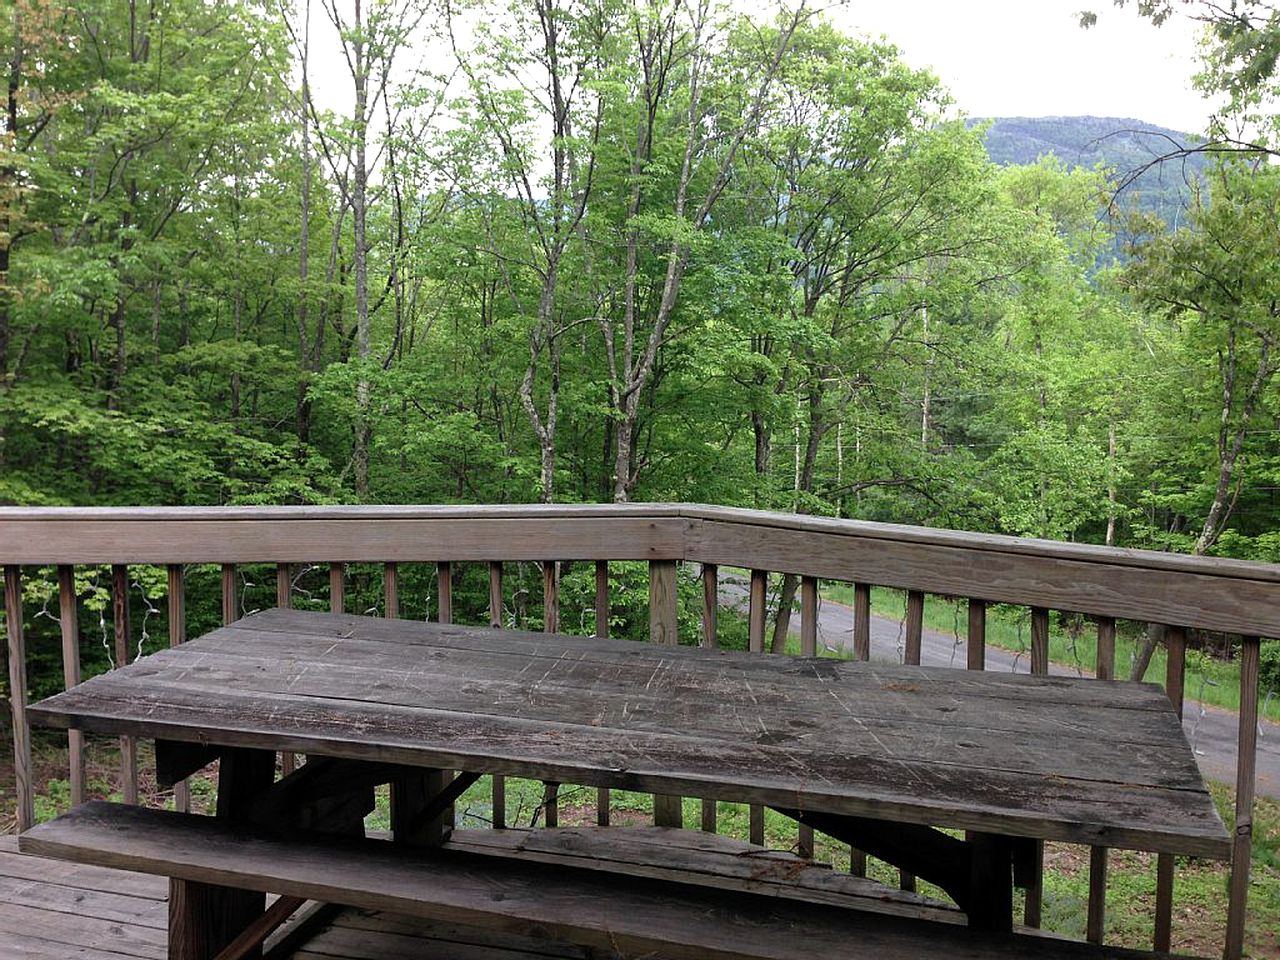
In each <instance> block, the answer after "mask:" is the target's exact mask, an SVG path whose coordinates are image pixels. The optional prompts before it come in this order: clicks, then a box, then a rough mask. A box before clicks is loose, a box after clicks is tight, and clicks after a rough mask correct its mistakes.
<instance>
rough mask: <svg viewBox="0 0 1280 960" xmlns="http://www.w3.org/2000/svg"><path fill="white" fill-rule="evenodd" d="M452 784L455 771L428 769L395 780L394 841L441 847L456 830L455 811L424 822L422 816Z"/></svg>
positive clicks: (393, 799)
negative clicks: (434, 798)
mask: <svg viewBox="0 0 1280 960" xmlns="http://www.w3.org/2000/svg"><path fill="white" fill-rule="evenodd" d="M452 780H453V772H452V771H450V770H435V769H428V768H423V769H422V770H414V771H412V772H410V773H406V774H404V775H403V776H402V777H399V778H397V779H395V780H392V781H391V838H392V840H394V841H396V842H397V843H408V844H412V845H414V846H419V847H438V846H440V844H442V843H444V842H445V840H447V839H449V834H450V832H451V831H452V829H453V808H452V807H449V808H447V809H446V810H443V811H441V812H440V813H439V814H437V815H435V816H433V817H431V818H430V819H427V820H425V821H424V820H423V819H422V817H421V816H420V814H422V813H423V812H424V811H425V810H426V808H427V804H428V803H429V802H430V800H431V798H432V797H434V796H436V795H437V794H439V793H441V792H442V791H443V790H444V789H445V788H446V787H448V786H449V783H450V781H452Z"/></svg>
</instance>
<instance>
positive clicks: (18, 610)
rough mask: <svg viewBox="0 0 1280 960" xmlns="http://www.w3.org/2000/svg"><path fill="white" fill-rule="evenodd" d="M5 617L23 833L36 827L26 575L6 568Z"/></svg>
mask: <svg viewBox="0 0 1280 960" xmlns="http://www.w3.org/2000/svg"><path fill="white" fill-rule="evenodd" d="M4 615H5V629H6V633H7V639H8V647H9V652H8V660H9V709H10V712H11V715H12V718H13V772H14V779H15V784H14V786H15V788H16V791H17V800H18V803H17V819H18V830H19V832H21V831H23V830H26V829H27V828H28V827H30V826H31V825H32V824H33V823H35V796H34V793H33V790H32V787H33V785H32V782H31V728H30V726H29V721H28V720H27V644H26V635H25V633H24V632H23V624H22V575H21V571H20V570H19V569H18V568H17V567H16V566H12V565H9V566H6V567H5V568H4Z"/></svg>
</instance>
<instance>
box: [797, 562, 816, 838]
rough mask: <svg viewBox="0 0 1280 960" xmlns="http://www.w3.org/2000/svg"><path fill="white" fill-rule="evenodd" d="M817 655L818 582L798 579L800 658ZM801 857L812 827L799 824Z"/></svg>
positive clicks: (809, 578)
mask: <svg viewBox="0 0 1280 960" xmlns="http://www.w3.org/2000/svg"><path fill="white" fill-rule="evenodd" d="M817 655H818V580H817V578H816V577H801V578H800V656H802V657H816V656H817ZM796 847H797V850H798V852H799V854H800V856H802V857H809V858H810V859H812V858H813V827H810V826H808V825H807V824H803V823H802V824H800V830H799V834H798V836H797V841H796Z"/></svg>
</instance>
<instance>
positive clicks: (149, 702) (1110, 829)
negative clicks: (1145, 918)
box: [30, 610, 1229, 858]
mask: <svg viewBox="0 0 1280 960" xmlns="http://www.w3.org/2000/svg"><path fill="white" fill-rule="evenodd" d="M30 716H31V719H32V720H33V721H34V722H37V723H42V724H44V725H48V726H57V727H66V726H71V727H76V728H79V729H83V730H86V731H93V732H99V733H115V734H132V735H136V736H141V737H154V738H156V739H165V740H178V741H191V742H199V743H211V744H219V745H226V746H245V747H261V748H266V749H274V750H291V751H295V752H303V753H314V754H319V755H326V756H334V757H346V758H353V759H375V760H381V761H390V762H396V763H405V764H416V765H420V766H430V767H444V768H451V769H460V770H471V771H476V772H492V773H504V774H508V775H516V776H525V777H532V778H537V779H544V780H551V781H558V782H563V783H584V784H593V785H599V786H610V787H615V788H622V789H632V790H644V791H653V792H657V793H667V794H685V795H695V796H704V797H715V798H719V799H722V800H733V801H742V802H757V803H764V804H772V805H776V806H781V807H788V808H800V809H808V810H815V811H819V810H820V811H824V812H828V813H836V814H853V815H859V816H865V817H873V818H877V819H883V820H891V821H900V822H907V823H926V824H933V825H937V826H946V827H957V828H965V829H972V830H982V831H987V832H993V833H1003V834H1008V835H1013V836H1028V837H1038V838H1042V839H1048V840H1068V841H1076V842H1081V843H1096V844H1100V845H1105V846H1112V847H1133V848H1139V849H1147V850H1159V851H1165V852H1170V853H1181V854H1188V855H1201V856H1210V857H1222V858H1225V857H1226V856H1227V855H1228V852H1229V846H1228V838H1227V834H1226V831H1225V829H1224V827H1223V825H1222V822H1221V820H1220V819H1219V818H1218V815H1217V813H1216V811H1215V809H1214V806H1213V803H1212V801H1211V799H1210V797H1209V794H1208V792H1207V791H1206V789H1205V786H1204V783H1203V781H1202V780H1201V778H1200V774H1199V771H1198V770H1197V768H1196V763H1195V759H1194V757H1193V756H1192V753H1191V750H1190V748H1189V747H1188V745H1187V742H1186V740H1185V738H1184V737H1183V734H1182V729H1181V726H1180V724H1179V723H1178V720H1177V717H1176V716H1175V715H1174V712H1173V709H1172V707H1171V706H1170V704H1169V701H1168V700H1167V699H1166V697H1165V696H1164V694H1163V693H1162V692H1161V690H1160V689H1159V688H1158V687H1156V686H1153V685H1149V684H1135V683H1125V682H1103V681H1097V680H1084V679H1073V678H1063V677H1027V676H1014V675H1009V674H995V673H976V672H968V671H963V670H949V669H935V668H927V667H884V666H879V665H873V664H867V663H854V662H847V661H837V660H832V659H827V658H798V657H782V656H767V655H759V654H755V655H752V654H743V653H734V652H728V651H721V650H707V649H695V648H687V647H668V646H655V645H651V644H645V643H635V642H629V641H618V640H598V639H593V638H581V637H568V636H559V635H546V634H539V633H528V632H522V631H512V630H494V629H489V628H480V627H465V626H451V625H441V624H428V623H418V622H414V621H407V620H385V619H375V618H369V617H356V616H348V615H343V614H325V613H307V612H301V611H291V610H270V611H267V612H264V613H260V614H256V615H254V616H250V617H247V618H245V619H243V620H240V621H237V622H236V623H234V624H232V625H230V626H227V627H224V628H221V629H219V630H215V631H214V632H212V633H210V634H208V635H206V636H204V637H201V638H200V639H198V640H193V641H190V642H189V643H186V644H183V645H182V646H181V647H178V648H176V649H173V650H165V651H162V652H160V653H156V654H153V655H152V656H149V657H146V658H144V659H142V660H140V661H138V662H137V663H135V664H132V665H131V666H128V667H126V668H124V669H121V670H116V671H113V672H110V673H106V674H103V675H101V676H98V677H95V678H93V679H91V680H89V681H87V682H85V683H83V684H81V685H80V686H78V687H75V688H74V689H72V690H70V691H68V692H66V693H61V694H58V695H57V696H54V697H51V698H49V699H47V700H45V701H43V702H41V703H39V704H36V705H34V706H32V707H31V708H30Z"/></svg>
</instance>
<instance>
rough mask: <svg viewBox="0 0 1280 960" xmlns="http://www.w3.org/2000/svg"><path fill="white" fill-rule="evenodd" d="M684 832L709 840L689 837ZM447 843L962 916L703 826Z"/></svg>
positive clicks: (491, 834) (506, 834) (886, 909)
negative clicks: (707, 830)
mask: <svg viewBox="0 0 1280 960" xmlns="http://www.w3.org/2000/svg"><path fill="white" fill-rule="evenodd" d="M691 838H698V839H704V838H705V839H706V840H710V841H714V842H694V841H693V840H692V839H691ZM449 849H453V850H461V851H465V852H468V853H477V854H483V855H487V856H495V857H512V858H516V859H521V860H532V861H536V862H538V863H547V864H554V865H563V866H569V867H578V868H581V869H584V870H595V871H600V872H602V873H607V874H622V875H626V876H634V877H650V878H653V879H659V880H670V881H674V882H677V883H689V884H694V885H697V886H708V887H713V888H716V889H720V890H737V891H741V892H743V893H760V894H766V895H768V896H776V897H782V898H784V899H793V900H802V901H805V902H808V903H823V904H827V905H828V906H832V907H843V908H849V909H856V910H870V911H873V912H878V913H890V914H893V915H895V916H903V917H915V918H924V919H931V920H936V921H938V922H943V923H962V922H963V916H962V915H961V913H960V911H959V910H957V909H956V908H955V907H953V906H950V905H947V904H943V903H940V902H938V901H935V900H929V899H927V898H925V897H921V896H918V895H916V894H910V893H899V892H895V891H892V890H888V889H886V888H885V887H884V886H883V885H882V884H879V883H876V882H875V881H871V880H864V879H860V878H857V877H851V876H849V875H848V874H844V873H838V872H836V871H835V870H832V869H831V868H830V867H828V866H827V865H825V864H815V863H812V862H810V861H807V860H804V859H802V858H800V857H797V856H795V855H794V854H792V853H789V852H786V851H783V850H763V849H761V848H760V847H757V846H753V845H751V844H748V843H744V842H743V841H741V840H735V839H733V838H730V837H722V836H718V835H715V834H709V833H697V832H693V831H688V830H683V831H676V830H671V829H666V828H660V827H657V828H655V827H613V828H610V829H608V830H601V829H599V828H593V827H561V828H559V829H558V830H508V831H502V832H497V831H493V830H462V831H458V832H456V833H455V834H454V835H453V836H452V837H451V838H450V840H449Z"/></svg>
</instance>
